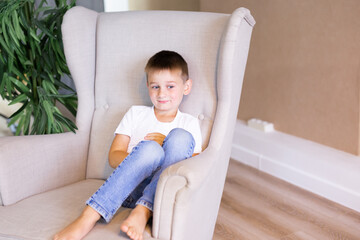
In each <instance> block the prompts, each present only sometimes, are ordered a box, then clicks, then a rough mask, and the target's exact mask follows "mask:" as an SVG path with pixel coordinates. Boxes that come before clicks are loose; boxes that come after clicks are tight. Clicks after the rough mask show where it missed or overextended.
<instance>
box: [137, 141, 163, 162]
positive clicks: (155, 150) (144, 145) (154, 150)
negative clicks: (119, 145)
mask: <svg viewBox="0 0 360 240" xmlns="http://www.w3.org/2000/svg"><path fill="white" fill-rule="evenodd" d="M137 148H138V151H141V153H140V155H142V156H143V157H142V158H141V159H142V160H141V161H148V162H149V164H153V163H156V162H158V164H159V163H160V161H161V160H162V159H163V158H164V156H165V153H164V150H163V148H162V147H161V146H160V145H159V144H158V143H157V142H155V141H141V142H140V143H139V144H138V145H137Z"/></svg>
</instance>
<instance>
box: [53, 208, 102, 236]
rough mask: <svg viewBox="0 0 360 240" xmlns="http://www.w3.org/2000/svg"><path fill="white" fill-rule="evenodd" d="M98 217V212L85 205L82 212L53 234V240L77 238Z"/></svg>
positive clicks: (84, 232)
mask: <svg viewBox="0 0 360 240" xmlns="http://www.w3.org/2000/svg"><path fill="white" fill-rule="evenodd" d="M99 219H100V214H99V213H98V212H96V211H95V210H94V209H93V208H91V207H89V206H86V207H85V209H84V211H83V212H82V214H81V215H80V216H79V217H78V218H77V219H76V220H75V221H74V222H72V223H71V224H70V225H68V226H67V227H66V228H64V229H63V230H62V231H61V232H59V233H57V234H56V235H55V236H54V240H79V239H82V238H83V237H84V236H85V235H86V234H87V233H88V232H90V230H91V229H92V228H93V227H94V225H95V223H96V222H97V221H98V220H99Z"/></svg>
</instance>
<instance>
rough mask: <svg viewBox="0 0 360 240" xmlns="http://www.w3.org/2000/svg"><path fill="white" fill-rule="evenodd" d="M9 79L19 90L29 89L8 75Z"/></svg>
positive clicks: (27, 90) (26, 90)
mask: <svg viewBox="0 0 360 240" xmlns="http://www.w3.org/2000/svg"><path fill="white" fill-rule="evenodd" d="M9 79H10V80H11V82H12V83H13V84H14V85H15V86H17V87H18V88H19V90H21V91H22V92H25V93H27V92H29V91H30V90H29V88H27V87H26V86H25V84H24V83H23V82H22V81H20V80H18V79H16V78H14V77H11V76H9Z"/></svg>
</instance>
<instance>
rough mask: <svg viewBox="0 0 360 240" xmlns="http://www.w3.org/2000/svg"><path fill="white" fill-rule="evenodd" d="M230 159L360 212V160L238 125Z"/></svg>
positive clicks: (306, 142) (290, 137)
mask: <svg viewBox="0 0 360 240" xmlns="http://www.w3.org/2000/svg"><path fill="white" fill-rule="evenodd" d="M231 158H232V159H234V160H237V161H240V162H242V163H244V164H247V165H250V166H252V167H254V168H257V169H259V170H261V171H264V172H266V173H269V174H271V175H273V176H275V177H278V178H280V179H283V180H285V181H287V182H290V183H292V184H294V185H296V186H299V187H301V188H304V189H306V190H308V191H310V192H313V193H316V194H318V195H320V196H323V197H325V198H327V199H330V200H332V201H334V202H337V203H339V204H341V205H344V206H346V207H349V208H351V209H354V210H356V211H358V212H360V157H358V156H355V155H352V154H349V153H345V152H342V151H339V150H336V149H333V148H330V147H327V146H324V145H321V144H318V143H315V142H311V141H308V140H305V139H302V138H298V137H294V136H291V135H288V134H284V133H281V132H277V131H274V132H270V133H264V132H261V131H259V130H256V129H252V128H249V127H247V126H246V124H245V123H244V122H242V121H238V122H237V124H236V129H235V134H234V141H233V146H232V153H231Z"/></svg>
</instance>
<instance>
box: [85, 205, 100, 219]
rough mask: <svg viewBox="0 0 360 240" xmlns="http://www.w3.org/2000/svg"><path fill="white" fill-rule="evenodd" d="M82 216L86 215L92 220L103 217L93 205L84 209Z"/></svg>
mask: <svg viewBox="0 0 360 240" xmlns="http://www.w3.org/2000/svg"><path fill="white" fill-rule="evenodd" d="M81 217H85V218H87V219H89V220H90V219H91V220H96V221H97V220H99V219H100V218H101V215H100V214H99V213H98V212H97V211H95V210H94V209H93V208H92V207H90V206H86V207H85V209H84V211H83V212H82V213H81Z"/></svg>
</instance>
